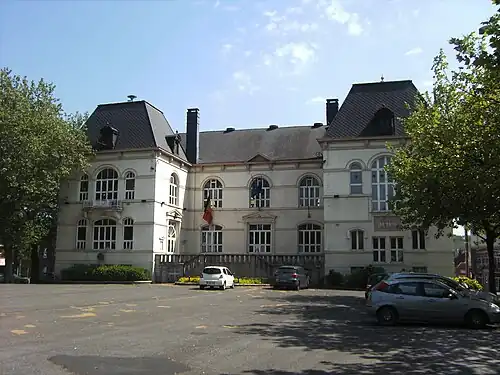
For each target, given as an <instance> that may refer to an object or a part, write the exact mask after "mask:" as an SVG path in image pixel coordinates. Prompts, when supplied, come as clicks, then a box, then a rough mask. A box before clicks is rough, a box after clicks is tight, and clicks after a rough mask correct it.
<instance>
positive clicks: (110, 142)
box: [97, 125, 118, 150]
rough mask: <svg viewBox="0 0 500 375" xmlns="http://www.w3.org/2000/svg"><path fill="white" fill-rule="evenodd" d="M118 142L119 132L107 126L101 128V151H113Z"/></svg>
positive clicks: (99, 145) (99, 144) (99, 142)
mask: <svg viewBox="0 0 500 375" xmlns="http://www.w3.org/2000/svg"><path fill="white" fill-rule="evenodd" d="M117 140H118V130H116V129H115V128H113V127H111V126H109V125H106V126H104V127H102V128H101V135H100V136H99V140H98V141H97V143H98V147H99V149H100V150H113V149H114V148H115V147H116V141H117Z"/></svg>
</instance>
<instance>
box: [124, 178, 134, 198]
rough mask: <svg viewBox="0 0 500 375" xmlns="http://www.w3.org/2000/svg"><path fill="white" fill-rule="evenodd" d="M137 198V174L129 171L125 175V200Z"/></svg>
mask: <svg viewBox="0 0 500 375" xmlns="http://www.w3.org/2000/svg"><path fill="white" fill-rule="evenodd" d="M134 198H135V173H134V172H132V171H128V172H127V173H126V174H125V199H128V200H132V199H134Z"/></svg>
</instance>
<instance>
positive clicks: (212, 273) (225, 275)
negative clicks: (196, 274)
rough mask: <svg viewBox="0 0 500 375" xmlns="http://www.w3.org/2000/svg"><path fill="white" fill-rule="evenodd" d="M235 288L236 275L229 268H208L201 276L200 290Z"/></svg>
mask: <svg viewBox="0 0 500 375" xmlns="http://www.w3.org/2000/svg"><path fill="white" fill-rule="evenodd" d="M207 287H208V288H219V289H222V290H224V289H226V288H234V274H233V273H232V272H231V271H230V270H229V268H227V267H221V266H208V267H205V268H204V269H203V272H202V273H201V276H200V289H205V288H207Z"/></svg>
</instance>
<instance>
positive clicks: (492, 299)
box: [383, 272, 500, 306]
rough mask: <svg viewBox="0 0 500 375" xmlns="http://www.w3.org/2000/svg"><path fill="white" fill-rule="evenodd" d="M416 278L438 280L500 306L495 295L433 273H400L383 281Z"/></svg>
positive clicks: (499, 301) (499, 300) (499, 299)
mask: <svg viewBox="0 0 500 375" xmlns="http://www.w3.org/2000/svg"><path fill="white" fill-rule="evenodd" d="M414 278H422V279H436V280H438V281H440V282H442V283H443V284H445V285H446V286H448V287H450V288H452V289H455V290H457V291H459V292H462V293H469V294H472V295H474V296H476V297H479V298H482V299H484V300H486V301H489V302H493V303H495V304H497V305H499V306H500V298H499V297H498V296H496V295H495V294H493V293H489V292H486V291H483V290H473V289H469V288H468V286H467V285H465V284H461V283H459V282H458V281H456V280H453V279H452V278H450V277H446V276H441V275H437V274H432V273H413V272H400V273H394V274H392V275H389V276H388V277H386V278H385V279H383V280H400V279H414Z"/></svg>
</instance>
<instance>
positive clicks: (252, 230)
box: [248, 223, 273, 254]
mask: <svg viewBox="0 0 500 375" xmlns="http://www.w3.org/2000/svg"><path fill="white" fill-rule="evenodd" d="M272 229H273V226H272V224H269V223H263V224H248V252H249V253H251V254H259V253H264V254H270V253H271V252H272V243H273V232H272Z"/></svg>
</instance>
